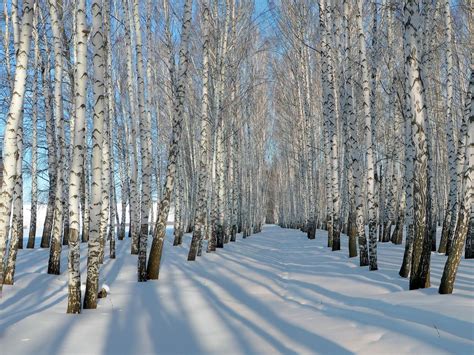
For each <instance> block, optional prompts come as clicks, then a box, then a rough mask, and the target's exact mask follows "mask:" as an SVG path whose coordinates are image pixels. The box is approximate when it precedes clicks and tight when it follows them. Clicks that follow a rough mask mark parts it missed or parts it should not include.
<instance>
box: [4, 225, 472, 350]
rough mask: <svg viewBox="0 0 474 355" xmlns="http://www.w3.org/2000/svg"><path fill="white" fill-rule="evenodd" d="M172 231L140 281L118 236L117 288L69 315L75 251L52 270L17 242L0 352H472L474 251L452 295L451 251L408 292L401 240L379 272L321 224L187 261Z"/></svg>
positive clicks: (272, 229) (111, 269) (384, 249)
mask: <svg viewBox="0 0 474 355" xmlns="http://www.w3.org/2000/svg"><path fill="white" fill-rule="evenodd" d="M171 233H172V229H168V238H167V241H166V247H165V250H164V258H163V265H162V270H161V272H160V280H159V281H153V282H147V283H140V284H139V283H137V282H136V256H131V255H129V250H130V242H129V240H125V241H123V242H118V244H117V249H118V250H117V259H116V260H109V259H107V260H106V262H105V264H104V265H103V267H102V269H101V279H102V282H103V283H106V284H107V285H109V287H110V294H109V296H108V297H107V298H105V299H102V300H100V303H99V307H98V309H97V310H87V311H83V313H82V314H80V315H67V314H65V311H66V304H67V272H66V267H67V250H66V249H64V250H63V258H62V270H63V273H62V274H61V275H60V276H51V275H48V274H46V268H47V259H48V250H41V249H35V250H20V251H19V255H18V262H17V273H16V283H15V285H14V286H4V294H3V298H2V299H1V300H0V307H1V308H0V354H5V355H6V354H40V353H41V354H72V353H82V354H145V353H159V354H196V353H213V354H241V353H247V354H250V353H260V354H262V353H264V354H274V353H285V354H293V353H322V354H349V353H363V354H387V353H393V354H403V353H416V354H437V353H446V354H447V353H455V354H470V353H473V351H474V273H473V266H474V261H473V260H464V259H463V260H462V263H461V266H460V270H459V273H458V276H457V280H456V285H455V291H454V294H453V295H439V294H438V293H437V286H438V285H439V280H440V278H441V274H442V269H443V266H444V261H445V260H446V259H445V256H442V255H437V254H433V255H432V261H433V263H432V272H431V279H432V284H433V286H432V287H431V288H430V289H426V290H420V291H408V290H407V288H408V281H407V280H406V279H402V278H400V277H399V276H398V269H399V266H400V263H401V259H402V255H403V247H402V246H395V245H392V244H391V243H386V244H379V268H380V270H379V271H368V269H367V268H360V267H359V266H358V259H357V258H354V259H348V258H347V240H346V238H343V241H342V244H343V250H342V251H340V252H331V251H330V250H329V249H328V248H327V247H325V245H326V243H327V242H326V233H325V232H323V231H318V234H317V239H316V240H312V241H311V240H308V239H307V238H306V237H305V235H304V234H303V233H301V232H299V231H295V230H285V229H280V228H279V227H276V226H265V228H264V230H263V232H262V233H260V234H256V235H253V236H251V237H250V238H248V239H246V240H242V238H241V237H240V236H239V238H238V241H237V242H236V243H231V244H227V245H226V246H225V248H224V249H223V250H222V249H221V250H218V252H217V253H213V254H205V255H204V256H203V257H202V258H200V259H198V261H196V262H193V263H190V262H187V261H186V255H187V251H188V245H189V241H190V236H189V235H187V236H186V238H185V242H184V245H183V246H181V247H173V246H172V245H171V243H172V238H171V236H170V234H171ZM38 244H39V240H38V241H37V245H38ZM85 251H86V249H85V245H83V249H82V253H81V256H82V258H81V260H82V270H83V271H84V268H85V266H86V263H85V262H86V253H85ZM82 276H83V280H84V279H85V278H84V276H85V274H83V275H82Z"/></svg>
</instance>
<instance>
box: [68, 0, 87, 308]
mask: <svg viewBox="0 0 474 355" xmlns="http://www.w3.org/2000/svg"><path fill="white" fill-rule="evenodd" d="M75 30H76V33H75V35H76V37H75V41H76V56H75V57H76V67H75V73H74V74H75V81H74V83H75V87H74V89H75V93H74V98H75V101H74V103H75V106H76V108H75V112H76V117H75V120H74V135H73V148H72V164H71V173H70V175H69V184H70V185H69V214H70V217H69V223H70V226H69V238H68V243H69V259H68V271H69V282H68V290H69V292H68V306H67V313H80V312H81V274H80V248H79V245H80V240H79V231H80V216H79V205H80V196H81V184H82V175H83V173H84V158H85V157H84V138H85V127H86V96H87V79H88V77H87V35H88V30H87V24H86V1H85V0H79V1H78V2H77V3H76V29H75Z"/></svg>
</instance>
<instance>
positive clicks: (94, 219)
mask: <svg viewBox="0 0 474 355" xmlns="http://www.w3.org/2000/svg"><path fill="white" fill-rule="evenodd" d="M91 10H92V34H91V39H92V48H93V53H94V55H93V65H94V86H93V87H94V115H93V131H92V193H91V195H92V201H91V208H90V231H89V245H88V247H89V249H88V255H87V282H86V293H85V295H84V308H85V309H95V308H97V296H98V290H99V267H100V264H99V254H100V239H99V228H100V220H101V204H102V191H101V181H102V180H101V177H102V176H101V175H102V143H103V128H104V112H105V98H104V93H105V90H104V65H105V47H104V44H105V43H104V42H105V41H104V34H103V32H102V25H103V23H102V2H101V1H100V0H94V1H93V2H92V5H91Z"/></svg>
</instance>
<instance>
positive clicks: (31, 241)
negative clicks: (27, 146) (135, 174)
mask: <svg viewBox="0 0 474 355" xmlns="http://www.w3.org/2000/svg"><path fill="white" fill-rule="evenodd" d="M38 31H39V30H38V4H37V3H35V5H34V18H33V38H34V42H35V54H34V58H35V59H34V61H35V62H34V68H35V74H34V78H33V89H32V91H33V98H32V101H33V110H32V114H31V120H32V122H31V124H32V133H31V215H30V230H29V233H28V244H27V245H26V247H27V248H29V249H33V248H34V247H35V238H36V222H37V210H38V81H39V79H38V66H39V50H40V49H39V36H38ZM43 85H44V84H43Z"/></svg>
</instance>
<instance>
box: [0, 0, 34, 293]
mask: <svg viewBox="0 0 474 355" xmlns="http://www.w3.org/2000/svg"><path fill="white" fill-rule="evenodd" d="M33 3H34V1H33V0H25V1H24V3H23V16H22V24H21V35H20V41H19V48H18V52H17V56H16V68H15V81H14V84H13V91H12V97H11V101H10V107H9V109H8V116H7V122H6V124H5V130H4V136H3V181H2V188H1V195H0V261H3V260H4V257H5V250H6V244H7V238H8V233H9V230H10V215H11V212H12V198H13V190H14V187H15V176H16V168H17V167H16V161H17V159H16V156H17V155H18V148H17V145H16V143H17V142H16V139H17V137H16V134H17V133H16V132H17V131H18V129H19V127H20V126H21V118H22V112H23V103H24V99H25V96H24V95H25V89H26V76H27V68H28V52H29V50H30V42H31V32H32V23H33ZM3 278H4V265H3V262H0V295H1V293H2V285H3Z"/></svg>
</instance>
